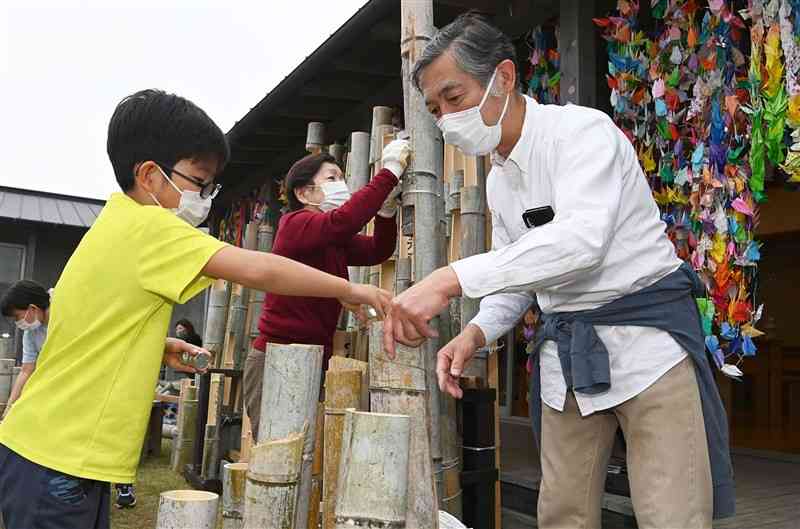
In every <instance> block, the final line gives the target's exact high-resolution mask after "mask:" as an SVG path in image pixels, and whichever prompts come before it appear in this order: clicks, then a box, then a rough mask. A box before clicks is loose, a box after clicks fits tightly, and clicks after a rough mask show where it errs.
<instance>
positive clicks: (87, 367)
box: [0, 193, 225, 483]
mask: <svg viewBox="0 0 800 529" xmlns="http://www.w3.org/2000/svg"><path fill="white" fill-rule="evenodd" d="M224 246H225V243H223V242H221V241H218V240H217V239H214V238H213V237H210V236H208V235H206V234H204V233H203V232H201V231H200V230H198V229H196V228H193V227H192V226H190V225H189V224H187V223H186V222H184V221H182V220H180V219H179V218H177V217H176V216H175V214H174V213H172V212H170V211H168V210H166V209H163V208H161V207H158V206H142V205H140V204H139V203H137V202H136V201H134V200H133V199H131V198H130V197H128V196H127V195H124V194H121V193H116V194H114V195H112V196H111V198H110V199H109V201H108V203H107V204H106V206H105V207H104V208H103V211H102V212H101V213H100V215H99V216H98V217H97V220H96V221H95V223H94V225H93V226H92V228H91V229H90V230H89V231H88V232H87V233H86V235H85V236H84V237H83V239H82V240H81V242H80V244H79V245H78V248H77V249H76V250H75V253H74V254H73V255H72V257H71V258H70V260H69V262H68V263H67V266H66V267H65V268H64V271H63V273H62V274H61V278H60V279H59V281H58V284H57V285H56V288H55V292H54V293H53V299H52V304H51V311H50V313H51V316H50V323H49V326H48V336H47V340H46V341H45V343H44V347H43V349H42V352H41V354H40V356H39V360H38V362H37V364H36V371H35V372H34V373H33V376H32V377H31V378H30V380H29V381H28V383H27V384H26V385H25V391H23V392H22V397H21V398H20V399H19V400H18V401H17V402H16V403H15V404H14V407H13V408H12V410H11V412H10V413H9V415H8V417H7V418H6V420H5V421H3V422H2V423H0V443H2V444H4V445H6V446H7V447H8V448H10V449H11V450H13V451H14V452H16V453H18V454H20V455H21V456H23V457H25V458H26V459H28V460H30V461H33V462H35V463H37V464H39V465H41V466H44V467H47V468H51V469H53V470H57V471H59V472H63V473H66V474H70V475H73V476H78V477H82V478H88V479H94V480H100V481H108V482H114V483H131V482H132V481H133V480H134V476H135V474H136V466H137V465H138V462H139V453H140V451H141V447H142V442H143V441H144V435H145V430H146V425H147V421H148V418H149V416H150V408H151V406H152V402H153V396H154V392H155V387H156V382H157V380H158V372H159V369H160V366H161V362H162V358H163V354H164V340H165V338H166V336H167V331H168V327H169V322H170V318H171V316H172V308H173V305H174V304H175V303H185V302H186V301H188V300H189V299H191V298H192V297H193V296H195V295H197V294H198V293H200V292H201V291H202V290H203V289H204V288H206V287H207V286H209V285H210V284H211V280H210V279H208V278H206V277H203V276H201V275H200V271H201V270H202V268H203V267H204V266H205V264H206V263H207V262H208V260H209V259H210V258H211V257H212V256H213V255H214V254H215V253H216V252H218V251H219V250H220V249H222V248H223V247H224Z"/></svg>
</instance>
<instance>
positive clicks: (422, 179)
mask: <svg viewBox="0 0 800 529" xmlns="http://www.w3.org/2000/svg"><path fill="white" fill-rule="evenodd" d="M400 20H401V35H402V36H401V42H400V50H401V52H400V53H401V59H402V78H403V99H404V102H405V124H406V131H407V132H408V133H409V134H410V141H411V150H412V152H413V153H414V154H413V156H412V157H411V160H410V163H409V166H408V169H407V170H406V176H405V179H404V182H403V186H404V189H403V200H404V205H409V206H411V205H413V208H414V280H415V281H419V280H421V279H422V278H424V277H425V276H427V275H428V274H430V273H431V272H433V271H434V270H436V269H437V268H439V267H440V266H442V265H443V264H444V262H443V258H444V256H443V255H442V254H441V247H442V244H441V238H442V237H443V234H442V232H441V224H440V219H439V213H440V211H443V208H442V207H441V205H440V204H439V203H440V202H441V201H442V200H443V199H442V194H443V185H442V184H443V182H442V177H441V175H442V172H443V156H444V148H443V143H442V137H441V134H440V132H439V129H438V128H437V127H436V124H435V123H434V121H433V119H432V117H431V115H430V113H429V112H428V109H427V107H426V105H425V100H424V98H423V97H422V94H421V93H420V92H419V90H417V89H416V87H415V86H414V85H413V83H412V79H411V72H412V70H413V67H414V64H415V63H416V61H417V58H418V57H420V56H421V55H422V51H423V49H424V48H425V46H426V45H427V44H428V42H429V41H430V39H431V37H432V36H433V34H434V33H435V32H436V28H435V27H434V25H433V0H401V2H400ZM406 181H407V183H406ZM411 197H413V204H410V203H409V204H406V199H407V198H411ZM437 319H438V318H437ZM431 325H432V326H433V327H434V328H437V327H438V325H439V323H438V321H436V319H435V320H434V321H431ZM440 345H441V344H440V343H439V340H437V339H430V340H427V341H426V342H425V344H424V345H423V346H422V348H423V351H424V353H425V355H424V358H425V361H426V370H427V371H428V373H429V376H428V377H427V383H428V407H429V410H430V417H431V424H430V431H431V455H432V457H433V464H434V467H438V466H440V465H441V460H442V446H441V418H440V403H439V396H438V393H437V392H438V387H437V386H436V376H435V371H436V353H437V352H438V350H439V346H440Z"/></svg>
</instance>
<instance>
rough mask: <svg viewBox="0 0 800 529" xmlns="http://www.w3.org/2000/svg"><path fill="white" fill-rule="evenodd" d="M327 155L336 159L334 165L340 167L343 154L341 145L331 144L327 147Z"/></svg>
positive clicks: (343, 149)
mask: <svg viewBox="0 0 800 529" xmlns="http://www.w3.org/2000/svg"><path fill="white" fill-rule="evenodd" d="M328 153H329V154H330V155H331V156H333V157H334V158H335V159H336V163H338V164H339V165H342V162H344V153H345V148H344V145H342V144H341V143H332V144H331V146H330V147H328Z"/></svg>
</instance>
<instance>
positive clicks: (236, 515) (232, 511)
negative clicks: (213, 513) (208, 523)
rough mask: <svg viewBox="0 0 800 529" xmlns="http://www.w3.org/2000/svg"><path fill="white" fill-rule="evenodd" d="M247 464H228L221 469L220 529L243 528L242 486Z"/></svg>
mask: <svg viewBox="0 0 800 529" xmlns="http://www.w3.org/2000/svg"><path fill="white" fill-rule="evenodd" d="M246 477H247V463H228V464H226V465H225V466H224V467H222V529H243V527H244V484H245V480H246Z"/></svg>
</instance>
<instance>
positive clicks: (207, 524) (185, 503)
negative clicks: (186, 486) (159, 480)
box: [156, 490, 219, 529]
mask: <svg viewBox="0 0 800 529" xmlns="http://www.w3.org/2000/svg"><path fill="white" fill-rule="evenodd" d="M218 506H219V496H218V495H217V494H214V493H213V492H206V491H203V490H170V491H167V492H162V493H161V496H160V498H159V501H158V517H157V519H156V529H187V528H189V527H191V528H192V529H215V528H216V527H217V508H218Z"/></svg>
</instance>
